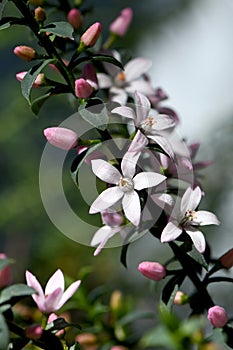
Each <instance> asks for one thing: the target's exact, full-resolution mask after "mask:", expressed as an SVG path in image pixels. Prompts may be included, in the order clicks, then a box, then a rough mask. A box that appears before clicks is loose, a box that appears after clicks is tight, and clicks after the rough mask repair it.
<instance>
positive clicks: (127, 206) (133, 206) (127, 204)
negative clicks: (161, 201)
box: [122, 191, 141, 226]
mask: <svg viewBox="0 0 233 350" xmlns="http://www.w3.org/2000/svg"><path fill="white" fill-rule="evenodd" d="M122 207H123V210H124V213H125V216H126V218H127V219H128V220H129V221H130V222H132V224H133V225H135V226H138V225H139V223H140V218H141V205H140V199H139V196H138V194H137V192H135V191H132V192H127V193H125V194H124V197H123V200H122Z"/></svg>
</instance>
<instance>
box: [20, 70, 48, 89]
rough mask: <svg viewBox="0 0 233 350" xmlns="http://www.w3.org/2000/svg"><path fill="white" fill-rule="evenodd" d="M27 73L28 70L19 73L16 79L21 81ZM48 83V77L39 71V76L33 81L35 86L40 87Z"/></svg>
mask: <svg viewBox="0 0 233 350" xmlns="http://www.w3.org/2000/svg"><path fill="white" fill-rule="evenodd" d="M26 74H27V72H20V73H17V74H16V79H17V80H18V81H19V82H20V83H21V82H22V80H23V78H24V77H25V75H26ZM46 85H47V84H46V78H45V75H44V73H39V74H38V76H37V77H36V80H35V81H34V83H33V87H34V88H39V87H42V86H46Z"/></svg>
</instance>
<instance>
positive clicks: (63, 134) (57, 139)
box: [44, 127, 78, 151]
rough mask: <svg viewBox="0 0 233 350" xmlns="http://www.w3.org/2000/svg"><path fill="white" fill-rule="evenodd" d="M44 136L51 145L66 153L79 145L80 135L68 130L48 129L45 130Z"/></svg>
mask: <svg viewBox="0 0 233 350" xmlns="http://www.w3.org/2000/svg"><path fill="white" fill-rule="evenodd" d="M44 135H45V137H46V139H47V141H48V142H49V143H50V144H51V145H53V146H55V147H58V148H61V149H64V150H66V151H68V150H70V149H72V148H74V147H75V146H77V143H78V134H77V133H76V132H75V131H73V130H70V129H67V128H61V127H53V128H47V129H45V130H44Z"/></svg>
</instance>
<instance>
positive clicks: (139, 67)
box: [97, 51, 154, 105]
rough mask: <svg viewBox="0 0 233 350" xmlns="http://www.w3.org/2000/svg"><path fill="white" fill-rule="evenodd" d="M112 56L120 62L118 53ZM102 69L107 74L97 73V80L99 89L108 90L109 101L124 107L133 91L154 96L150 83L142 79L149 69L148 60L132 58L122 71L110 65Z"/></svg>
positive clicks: (107, 64) (105, 65)
mask: <svg viewBox="0 0 233 350" xmlns="http://www.w3.org/2000/svg"><path fill="white" fill-rule="evenodd" d="M113 55H114V57H115V58H116V59H118V60H119V61H120V55H119V54H118V52H116V51H114V52H113ZM104 67H105V69H106V71H107V73H108V74H105V73H97V78H98V82H99V87H100V88H101V89H106V88H109V93H110V99H111V101H115V102H118V103H120V104H121V105H125V104H126V102H127V98H128V95H133V94H134V92H135V91H141V92H143V93H144V94H145V95H147V96H149V95H153V94H154V88H153V87H152V85H151V83H150V82H149V81H146V80H145V79H143V78H142V76H143V74H144V73H146V72H147V70H148V69H149V68H150V67H151V61H150V60H148V59H146V58H143V57H137V58H134V59H132V60H131V61H129V62H128V63H126V65H125V67H124V71H122V70H121V69H120V68H118V67H116V66H115V65H113V64H110V63H105V64H104Z"/></svg>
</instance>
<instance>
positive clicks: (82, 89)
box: [75, 78, 93, 98]
mask: <svg viewBox="0 0 233 350" xmlns="http://www.w3.org/2000/svg"><path fill="white" fill-rule="evenodd" d="M92 92H93V87H92V86H91V85H90V84H89V83H88V82H87V81H86V80H85V79H83V78H80V79H76V80H75V95H76V97H78V98H88V97H90V96H91V94H92Z"/></svg>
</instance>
